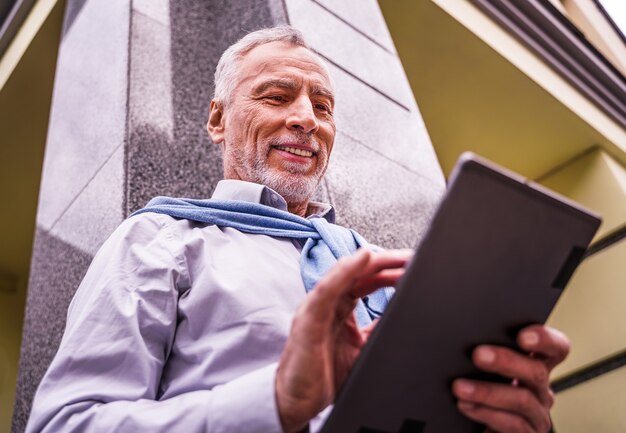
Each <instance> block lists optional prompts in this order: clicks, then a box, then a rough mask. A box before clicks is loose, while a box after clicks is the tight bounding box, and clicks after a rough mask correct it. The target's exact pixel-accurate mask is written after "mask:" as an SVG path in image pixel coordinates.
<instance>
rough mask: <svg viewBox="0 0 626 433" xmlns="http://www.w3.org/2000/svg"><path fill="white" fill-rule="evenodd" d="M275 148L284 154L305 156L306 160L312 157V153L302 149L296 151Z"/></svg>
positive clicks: (281, 147)
mask: <svg viewBox="0 0 626 433" xmlns="http://www.w3.org/2000/svg"><path fill="white" fill-rule="evenodd" d="M276 148H277V149H279V150H284V151H285V152H289V153H293V154H294V155H298V156H306V157H307V158H310V157H311V156H313V152H310V151H308V150H303V149H296V148H295V147H285V146H276Z"/></svg>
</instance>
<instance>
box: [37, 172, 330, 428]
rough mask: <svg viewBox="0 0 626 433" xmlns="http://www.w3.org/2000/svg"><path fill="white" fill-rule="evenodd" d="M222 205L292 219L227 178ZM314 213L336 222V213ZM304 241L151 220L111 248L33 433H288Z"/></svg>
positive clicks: (46, 388)
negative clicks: (288, 356) (285, 378)
mask: <svg viewBox="0 0 626 433" xmlns="http://www.w3.org/2000/svg"><path fill="white" fill-rule="evenodd" d="M213 198H215V199H218V200H244V201H251V202H256V203H261V204H265V205H269V206H273V207H276V208H279V209H283V210H286V209H287V204H286V203H285V201H284V200H283V198H282V197H280V196H279V195H278V194H277V193H276V192H274V191H272V190H271V189H269V188H267V187H264V186H262V185H257V184H253V183H248V182H241V181H233V180H227V181H222V182H220V183H219V184H218V186H217V188H216V190H215V193H214V194H213ZM308 214H309V215H311V214H318V215H321V216H324V218H327V219H329V220H330V221H331V222H333V221H332V220H333V219H334V212H333V210H332V208H331V207H330V206H328V205H324V204H320V203H311V204H310V206H309V209H308ZM300 248H301V246H300V245H299V244H298V242H297V241H291V240H286V239H277V238H272V237H269V236H265V235H253V234H245V233H241V232H239V231H237V230H235V229H231V228H228V227H218V226H214V225H206V224H200V223H195V222H192V221H188V220H177V219H174V218H172V217H169V216H165V215H160V214H155V213H145V214H141V215H136V216H133V217H131V218H129V219H128V220H126V221H124V222H123V223H122V224H121V225H120V227H119V228H118V229H117V230H116V231H115V232H114V233H113V235H111V237H110V238H109V239H108V240H107V241H106V242H105V244H104V245H103V246H102V248H101V249H100V251H99V252H98V254H97V255H96V257H95V258H94V260H93V262H92V264H91V266H90V268H89V271H88V272H87V274H86V276H85V278H84V280H83V282H82V283H81V285H80V287H79V288H78V291H77V292H76V295H75V296H74V299H73V300H72V303H71V304H70V307H69V310H68V316H67V325H66V329H65V333H64V335H63V339H62V341H61V345H60V347H59V350H58V352H57V354H56V356H55V358H54V360H53V361H52V364H51V365H50V368H49V369H48V371H47V373H46V375H45V376H44V378H43V380H42V382H41V384H40V385H39V388H38V391H37V394H36V396H35V400H34V402H33V408H32V411H31V417H30V420H29V423H28V426H27V428H26V431H27V432H28V433H31V432H40V431H42V432H61V431H62V432H94V433H97V432H133V433H135V432H183V433H194V432H198V433H200V432H207V433H208V432H210V433H235V432H238V433H244V432H245V433H274V432H276V433H280V432H281V427H280V420H279V418H278V414H277V409H276V402H275V393H274V383H275V375H276V366H277V362H278V359H279V357H280V353H281V351H282V349H283V346H284V344H285V341H286V339H287V336H288V334H289V329H290V326H291V320H292V317H293V313H294V311H295V309H296V307H297V306H298V305H299V304H300V303H301V302H302V301H303V300H304V297H305V290H304V286H303V283H302V279H301V276H300V267H299V258H300Z"/></svg>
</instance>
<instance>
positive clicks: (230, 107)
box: [209, 42, 335, 208]
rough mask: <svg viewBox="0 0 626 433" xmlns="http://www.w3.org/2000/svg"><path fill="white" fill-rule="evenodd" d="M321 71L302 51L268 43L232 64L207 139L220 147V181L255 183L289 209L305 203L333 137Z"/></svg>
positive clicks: (331, 105) (329, 98)
mask: <svg viewBox="0 0 626 433" xmlns="http://www.w3.org/2000/svg"><path fill="white" fill-rule="evenodd" d="M333 108H334V99H333V93H332V88H331V83H330V79H329V77H328V72H327V69H326V68H325V67H324V66H323V64H322V63H321V61H320V59H318V58H317V57H316V56H315V55H314V54H313V53H311V52H310V51H309V50H307V49H305V48H303V47H298V46H293V45H291V44H287V43H284V42H272V43H268V44H265V45H261V46H258V47H256V48H254V49H253V50H251V51H250V52H248V53H247V54H246V55H245V56H244V58H243V59H241V60H240V62H239V68H238V76H237V83H236V85H235V88H234V91H233V93H232V95H231V98H230V101H227V103H226V105H225V107H224V108H223V113H222V119H221V126H222V128H220V127H217V128H212V123H216V122H215V121H214V120H215V119H214V110H216V109H217V106H216V105H215V104H212V105H211V118H210V119H209V133H210V134H211V137H212V138H213V141H214V142H216V143H221V144H222V146H223V149H224V177H225V178H227V179H240V180H245V181H250V182H256V183H261V184H263V185H267V186H269V187H270V188H272V189H274V190H276V191H277V192H278V193H279V194H281V195H282V196H283V197H284V198H285V200H286V201H287V203H288V204H289V205H290V208H291V205H295V204H301V203H303V202H306V201H308V199H309V197H310V196H311V195H312V194H313V192H314V191H315V188H316V187H317V185H318V183H319V181H320V180H321V178H322V176H323V175H324V172H325V171H326V167H327V165H328V158H329V156H330V152H331V150H332V146H333V141H334V138H335V122H334V120H333V113H332V112H333Z"/></svg>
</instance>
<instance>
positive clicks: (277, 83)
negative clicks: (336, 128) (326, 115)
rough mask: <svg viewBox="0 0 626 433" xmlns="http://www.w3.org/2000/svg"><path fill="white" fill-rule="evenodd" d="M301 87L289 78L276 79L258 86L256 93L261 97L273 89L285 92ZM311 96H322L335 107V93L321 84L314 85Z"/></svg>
mask: <svg viewBox="0 0 626 433" xmlns="http://www.w3.org/2000/svg"><path fill="white" fill-rule="evenodd" d="M298 87H299V85H298V83H297V82H296V81H295V80H291V79H288V78H275V79H269V80H266V81H263V82H262V83H260V84H259V85H258V86H256V87H255V88H254V93H255V94H257V95H260V94H262V93H264V92H265V91H267V90H268V89H272V88H279V89H285V90H291V91H293V90H297V89H298ZM311 94H312V95H315V96H322V97H325V98H328V99H329V100H330V102H331V104H332V105H333V106H334V104H335V97H334V96H333V92H332V91H331V90H330V89H328V88H327V87H325V86H322V85H320V84H314V85H313V87H312V88H311Z"/></svg>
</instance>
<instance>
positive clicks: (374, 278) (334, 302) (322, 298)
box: [276, 249, 413, 433]
mask: <svg viewBox="0 0 626 433" xmlns="http://www.w3.org/2000/svg"><path fill="white" fill-rule="evenodd" d="M412 254H413V250H391V251H382V252H378V253H373V252H371V251H368V250H365V249H361V250H359V251H358V252H357V253H356V254H354V255H353V256H351V257H344V258H342V259H340V260H339V261H338V262H337V264H336V265H335V266H334V267H333V268H332V269H331V270H330V271H329V272H328V274H326V276H324V278H322V279H321V280H320V281H319V282H318V283H317V285H316V286H315V289H314V290H312V291H311V293H310V294H309V295H308V296H307V298H306V300H305V301H304V302H303V303H302V305H300V307H299V308H298V310H297V311H296V314H295V316H294V320H293V323H292V326H291V332H290V334H289V338H288V339H287V343H286V344H285V349H284V350H283V353H282V355H281V359H280V364H279V366H278V372H277V376H276V402H277V406H278V413H279V416H280V420H281V423H282V426H283V430H284V432H285V433H292V432H298V431H300V430H302V429H303V428H304V427H305V426H306V425H307V423H308V422H309V420H310V419H311V418H313V417H314V416H315V415H317V414H318V413H319V412H320V411H321V410H323V409H324V408H325V407H326V406H328V405H329V404H331V403H332V402H333V400H334V398H335V394H336V392H337V390H338V389H339V388H340V387H341V385H342V384H343V383H344V381H345V379H346V377H347V376H348V373H349V372H350V369H351V368H352V365H353V364H354V361H355V360H356V358H357V357H358V355H359V353H360V351H361V348H362V347H363V345H364V344H365V342H366V341H367V338H368V336H369V334H370V333H371V332H372V330H373V329H374V326H375V323H372V324H371V325H369V326H367V327H365V328H361V329H359V328H358V326H357V324H356V321H355V318H354V314H353V310H354V307H355V306H356V303H357V300H358V299H359V298H360V297H363V296H366V295H368V294H369V293H372V292H374V291H375V290H376V289H378V288H380V287H385V286H393V285H395V283H396V282H397V281H398V279H399V278H400V277H401V276H402V274H403V273H404V266H405V265H406V263H407V261H408V260H409V259H410V258H411V256H412Z"/></svg>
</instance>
